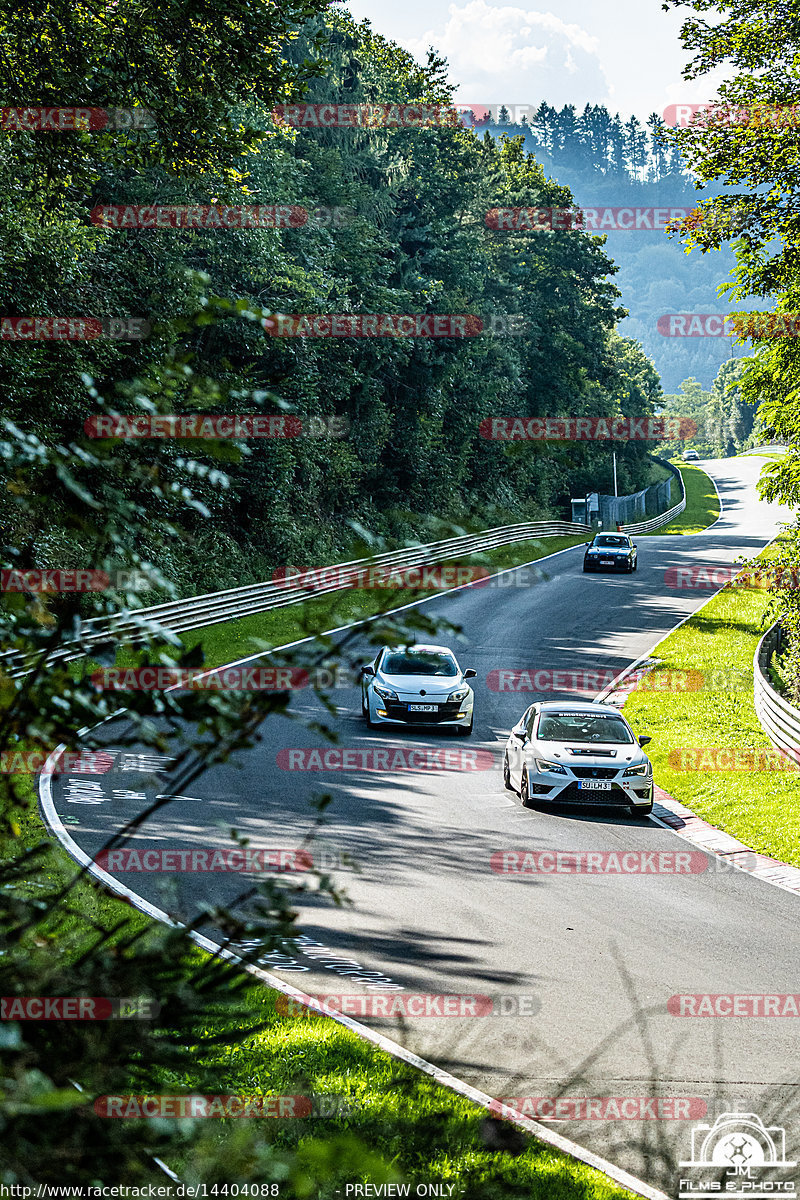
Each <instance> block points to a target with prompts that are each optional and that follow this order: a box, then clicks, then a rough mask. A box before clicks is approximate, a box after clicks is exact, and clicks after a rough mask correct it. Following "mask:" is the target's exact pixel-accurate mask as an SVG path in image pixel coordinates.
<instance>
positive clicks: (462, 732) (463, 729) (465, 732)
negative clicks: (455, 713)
mask: <svg viewBox="0 0 800 1200" xmlns="http://www.w3.org/2000/svg"><path fill="white" fill-rule="evenodd" d="M474 724H475V718H474V716H473V717H470V719H469V725H456V733H457V734H458V736H459V737H469V735H470V734H471V733H472V726H473V725H474Z"/></svg>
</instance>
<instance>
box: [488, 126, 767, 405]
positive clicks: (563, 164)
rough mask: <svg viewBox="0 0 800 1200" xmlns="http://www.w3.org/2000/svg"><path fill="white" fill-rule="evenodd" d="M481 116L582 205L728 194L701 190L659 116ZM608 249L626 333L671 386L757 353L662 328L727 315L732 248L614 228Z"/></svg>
mask: <svg viewBox="0 0 800 1200" xmlns="http://www.w3.org/2000/svg"><path fill="white" fill-rule="evenodd" d="M476 116H480V114H479V113H476V114H474V116H473V115H472V114H470V113H467V114H466V118H467V123H468V125H470V126H471V127H472V128H474V129H475V131H476V132H478V133H480V132H482V131H486V132H489V133H490V134H492V135H493V136H494V137H501V136H502V135H503V134H505V135H506V136H508V137H519V136H522V137H523V138H524V145H525V149H526V150H528V151H530V152H531V153H533V154H535V156H536V159H537V161H538V162H540V163H541V164H542V167H543V169H544V172H545V175H547V176H548V177H551V178H553V179H555V180H557V181H558V182H559V183H560V184H563V185H564V186H566V187H568V188H569V189H570V191H571V192H572V193H573V195H574V196H575V199H576V201H577V203H578V204H579V205H586V206H587V207H596V206H604V207H605V206H608V207H622V206H637V207H641V208H651V207H652V208H672V207H676V206H677V207H680V206H689V207H693V206H694V205H696V204H698V203H699V202H700V201H701V200H702V199H704V197H706V196H710V195H714V194H719V189H715V190H713V191H712V190H707V191H702V190H698V189H696V188H695V186H694V184H693V182H692V180H691V178H690V177H689V176H688V175H687V173H686V171H685V170H684V168H683V165H682V163H681V159H680V156H679V154H678V152H677V150H676V149H675V148H674V147H671V146H666V145H665V144H664V143H663V141H662V139H661V137H660V131H661V129H662V122H661V118H660V117H659V116H658V114H656V113H653V114H652V115H651V116H650V117H649V118H648V121H647V125H646V126H644V125H642V123H641V122H640V121H639V120H638V119H637V118H636V117H632V118H631V120H630V121H627V122H625V123H623V121H622V120H621V119H620V117H619V115H618V114H617V115H616V116H613V117H612V116H611V114H610V113H609V111H608V109H606V108H604V107H602V106H600V105H587V106H586V107H585V108H584V110H583V112H580V113H579V112H577V110H576V109H575V107H574V106H573V105H568V106H565V107H564V108H562V109H561V111H560V112H559V111H557V110H556V109H555V108H553V107H551V106H550V105H548V104H546V103H542V104H541V105H540V106H539V108H538V110H536V112H535V114H534V115H532V116H531V118H530V119H529V118H526V117H525V116H522V117H521V118H520V122H519V123H518V124H513V123H512V122H511V119H510V116H509V114H508V112H507V110H504V109H503V108H501V109H500V110H499V112H498V113H496V114H494V116H491V115H489V116H484V117H483V118H482V119H474V118H475V117H476ZM605 250H606V253H607V254H608V256H609V257H610V258H611V259H613V260H614V262H615V263H616V264H617V266H618V268H619V271H618V273H617V275H616V276H615V279H614V281H615V283H616V285H617V286H618V287H619V288H620V291H621V292H622V303H623V305H624V306H625V308H626V309H627V310H628V311H629V313H630V316H628V317H627V318H626V319H625V320H624V321H623V322H622V323H621V325H620V326H619V332H620V333H621V334H623V335H624V336H625V337H632V338H636V339H637V341H639V342H641V344H642V346H643V348H644V350H645V353H646V354H647V355H648V356H649V357H650V358H652V359H653V361H654V362H655V364H656V367H657V369H658V371H659V373H660V375H661V379H662V383H663V386H664V390H665V391H667V392H677V391H678V388H679V385H680V384H681V383H682V382H683V380H685V379H688V378H690V377H694V378H696V379H697V380H698V381H699V382H700V383H701V384H702V385H703V386H704V387H705V388H709V387H710V386H711V384H712V383H713V381H714V378H715V377H716V374H717V371H718V370H719V367H720V365H721V364H722V363H723V362H726V361H727V360H728V359H730V358H731V357H741V356H743V355H747V354H749V352H750V349H749V346H737V345H736V344H735V343H734V342H733V340H732V339H731V338H727V337H725V338H723V337H694V338H676V337H671V338H669V337H664V336H663V335H662V334H660V333H659V331H658V327H657V322H658V318H659V317H660V316H662V315H664V314H666V313H681V312H695V313H721V312H726V311H728V307H729V306H728V304H727V303H726V300H725V298H722V299H720V297H718V295H717V288H718V287H719V285H720V284H721V283H722V282H724V281H725V280H726V279H727V277H728V274H729V272H730V271H731V269H732V267H733V265H734V255H733V252H732V250H731V249H730V248H729V247H725V249H723V250H721V251H717V252H711V253H708V254H701V253H700V251H699V250H693V251H692V253H691V254H686V253H685V251H684V250H683V248H682V247H681V245H680V242H679V240H678V238H677V237H676V236H673V237H672V238H669V237H668V235H667V234H666V233H661V232H647V231H645V230H638V231H630V232H623V231H619V232H617V231H610V232H609V233H608V241H607V243H606V246H605Z"/></svg>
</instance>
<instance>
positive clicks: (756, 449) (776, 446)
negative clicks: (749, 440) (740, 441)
mask: <svg viewBox="0 0 800 1200" xmlns="http://www.w3.org/2000/svg"><path fill="white" fill-rule="evenodd" d="M788 449H789V444H788V442H767V443H766V445H764V446H751V447H750V449H749V450H740V451H739V457H740V458H741V456H742V455H743V454H760V453H761V452H762V450H788Z"/></svg>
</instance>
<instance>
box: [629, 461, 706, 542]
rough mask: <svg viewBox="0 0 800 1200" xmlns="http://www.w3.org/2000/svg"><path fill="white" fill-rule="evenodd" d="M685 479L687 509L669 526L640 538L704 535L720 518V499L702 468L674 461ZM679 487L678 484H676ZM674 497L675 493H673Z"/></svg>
mask: <svg viewBox="0 0 800 1200" xmlns="http://www.w3.org/2000/svg"><path fill="white" fill-rule="evenodd" d="M672 462H673V464H674V466H676V467H677V468H678V470H679V471H680V473H681V475H682V477H683V486H684V487H685V489H686V508H685V509H684V510H683V512H682V513H680V514H679V515H678V516H677V517H676V518H675V520H674V521H670V523H669V525H664V526H663V527H662V528H661V529H655V530H654V531H653V533H650V534H639V535H637V536H640V537H661V536H663V535H664V534H665V533H702V532H703V530H704V529H708V527H709V525H713V524H714V522H715V521H716V519H717V517H718V516H719V497H718V496H717V492H716V488H715V487H714V484H713V483H712V481H711V479H710V477H709V476H708V475H706V473H705V471H703V470H701V468H700V467H695V466H694V465H692V464H690V463H685V462H680V461H679V460H678V459H672ZM676 487H677V483H676ZM673 495H674V492H673Z"/></svg>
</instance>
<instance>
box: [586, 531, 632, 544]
mask: <svg viewBox="0 0 800 1200" xmlns="http://www.w3.org/2000/svg"><path fill="white" fill-rule="evenodd" d="M594 544H595V546H627V545H628V539H627V538H626V537H616V536H615V535H614V534H605V535H604V536H603V537H596V538H595V539H594Z"/></svg>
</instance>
